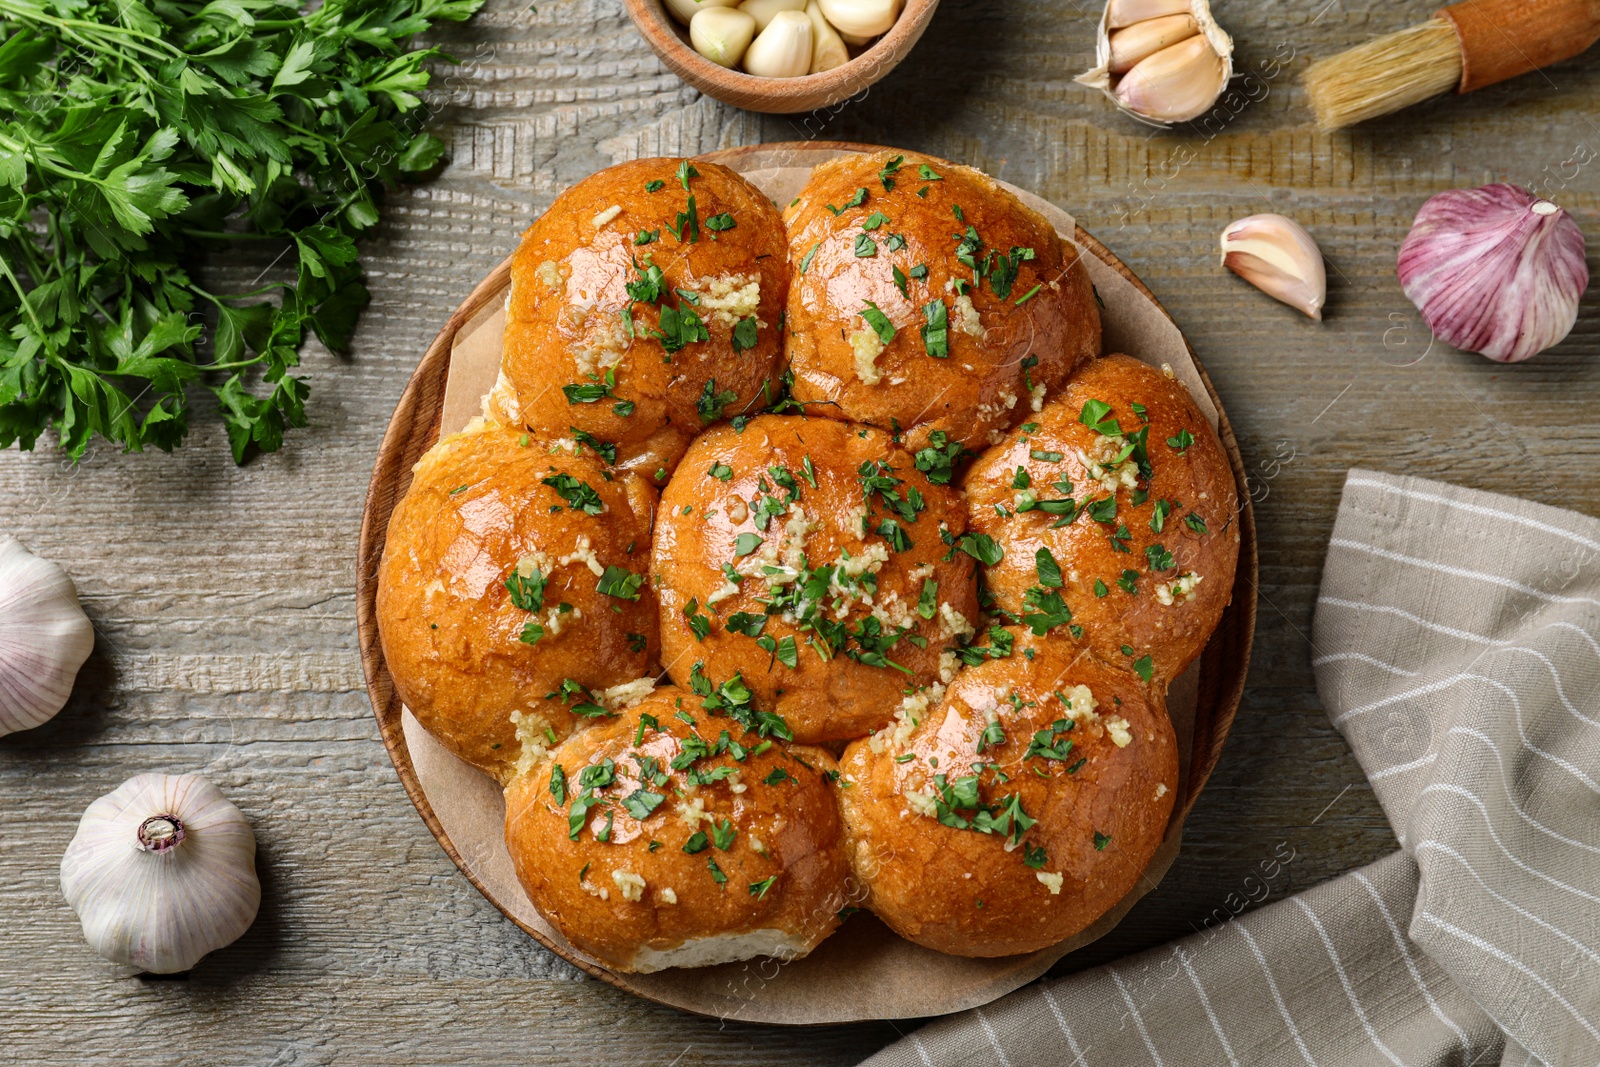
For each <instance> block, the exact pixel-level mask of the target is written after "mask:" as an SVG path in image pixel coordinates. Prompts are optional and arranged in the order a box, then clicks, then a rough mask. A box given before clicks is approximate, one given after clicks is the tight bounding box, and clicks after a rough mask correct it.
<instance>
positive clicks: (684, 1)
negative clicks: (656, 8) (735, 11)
mask: <svg viewBox="0 0 1600 1067" xmlns="http://www.w3.org/2000/svg"><path fill="white" fill-rule="evenodd" d="M664 2H665V3H666V5H667V12H668V13H669V14H670V15H671V16H672V17H673V18H675V19H677V20H678V21H679V22H681V23H683V25H685V26H687V25H689V23H691V22H693V21H694V17H695V16H696V15H698V14H699V13H700V12H702V11H704V10H706V9H707V8H711V7H738V6H739V0H664Z"/></svg>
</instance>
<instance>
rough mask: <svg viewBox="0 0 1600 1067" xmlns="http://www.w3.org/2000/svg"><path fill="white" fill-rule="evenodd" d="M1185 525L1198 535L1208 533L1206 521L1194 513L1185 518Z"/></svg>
mask: <svg viewBox="0 0 1600 1067" xmlns="http://www.w3.org/2000/svg"><path fill="white" fill-rule="evenodd" d="M1183 524H1184V525H1185V526H1187V527H1189V529H1191V530H1193V531H1194V532H1195V533H1198V534H1203V533H1206V532H1208V531H1207V529H1206V520H1204V519H1202V518H1201V517H1200V516H1199V515H1196V514H1195V513H1194V512H1192V511H1191V512H1189V514H1187V515H1185V516H1184V517H1183Z"/></svg>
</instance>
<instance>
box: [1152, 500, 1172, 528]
mask: <svg viewBox="0 0 1600 1067" xmlns="http://www.w3.org/2000/svg"><path fill="white" fill-rule="evenodd" d="M1172 508H1173V503H1172V501H1170V500H1157V501H1156V502H1155V506H1154V507H1153V508H1152V509H1151V514H1150V529H1152V530H1154V531H1155V532H1156V533H1160V532H1161V530H1162V527H1164V526H1166V524H1167V516H1168V515H1170V514H1172Z"/></svg>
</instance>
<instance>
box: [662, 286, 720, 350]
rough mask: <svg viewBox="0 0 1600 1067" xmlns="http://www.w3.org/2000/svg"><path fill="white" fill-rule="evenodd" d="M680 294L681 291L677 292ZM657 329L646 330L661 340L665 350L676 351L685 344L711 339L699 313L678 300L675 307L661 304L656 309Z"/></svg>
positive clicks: (709, 332)
mask: <svg viewBox="0 0 1600 1067" xmlns="http://www.w3.org/2000/svg"><path fill="white" fill-rule="evenodd" d="M679 295H680V296H681V295H682V294H681V293H680V294H679ZM657 319H658V321H659V323H660V328H659V329H653V330H650V331H648V332H649V334H650V336H652V337H654V338H656V340H658V341H660V342H661V347H662V349H664V350H665V351H667V352H677V351H679V350H680V349H682V348H683V347H684V346H685V345H691V344H694V343H695V342H697V341H709V340H711V331H710V330H708V329H706V324H705V322H704V321H702V320H701V318H700V314H699V313H698V312H696V311H694V310H693V309H692V308H686V307H684V306H683V304H682V303H681V302H680V303H679V304H678V306H677V307H672V306H671V305H670V304H662V305H661V306H660V307H659V308H658V309H657Z"/></svg>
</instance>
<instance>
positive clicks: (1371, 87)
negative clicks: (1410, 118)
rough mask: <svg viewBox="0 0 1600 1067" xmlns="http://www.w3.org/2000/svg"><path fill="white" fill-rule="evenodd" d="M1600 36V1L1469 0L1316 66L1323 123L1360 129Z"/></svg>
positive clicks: (1309, 83) (1533, 66) (1314, 102)
mask: <svg viewBox="0 0 1600 1067" xmlns="http://www.w3.org/2000/svg"><path fill="white" fill-rule="evenodd" d="M1596 39H1600V0H1465V2H1464V3H1460V4H1452V5H1451V6H1449V7H1446V8H1441V9H1440V10H1439V11H1438V12H1437V13H1435V14H1434V17H1433V18H1432V19H1431V20H1429V21H1427V22H1424V23H1422V24H1421V25H1417V26H1412V27H1410V28H1409V29H1404V30H1401V31H1400V32H1398V33H1391V34H1389V35H1388V36H1386V37H1379V38H1377V39H1376V40H1372V41H1368V42H1367V43H1366V44H1363V45H1358V46H1357V47H1355V48H1352V49H1350V50H1349V51H1348V52H1342V53H1340V54H1339V55H1336V56H1332V57H1330V58H1328V59H1322V60H1318V61H1317V62H1315V63H1313V64H1312V65H1311V67H1310V69H1309V70H1307V71H1306V74H1305V85H1306V90H1307V92H1309V93H1310V95H1311V106H1312V108H1313V109H1314V110H1315V111H1316V113H1317V125H1319V126H1321V127H1322V128H1323V129H1325V130H1337V129H1339V128H1341V127H1344V126H1353V125H1355V124H1356V123H1358V122H1365V121H1366V120H1367V119H1371V118H1377V117H1378V116H1379V115H1387V114H1389V113H1391V112H1394V111H1399V110H1400V109H1401V108H1404V107H1410V106H1411V105H1412V104H1420V103H1421V102H1422V101H1424V100H1428V99H1431V98H1433V97H1435V96H1439V95H1441V94H1442V93H1447V92H1449V91H1451V90H1452V89H1453V90H1455V91H1456V92H1458V93H1469V92H1471V91H1472V90H1474V89H1480V88H1482V87H1483V86H1485V85H1493V84H1494V83H1495V82H1500V81H1505V80H1506V79H1507V78H1514V77H1516V76H1517V75H1519V74H1527V73H1528V72H1530V71H1534V70H1538V69H1540V68H1542V67H1545V66H1548V65H1550V64H1552V63H1559V62H1561V61H1562V60H1563V59H1570V58H1572V57H1573V56H1575V55H1578V54H1579V53H1580V52H1583V51H1585V50H1587V49H1588V48H1589V46H1590V45H1592V44H1594V43H1595V40H1596Z"/></svg>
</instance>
